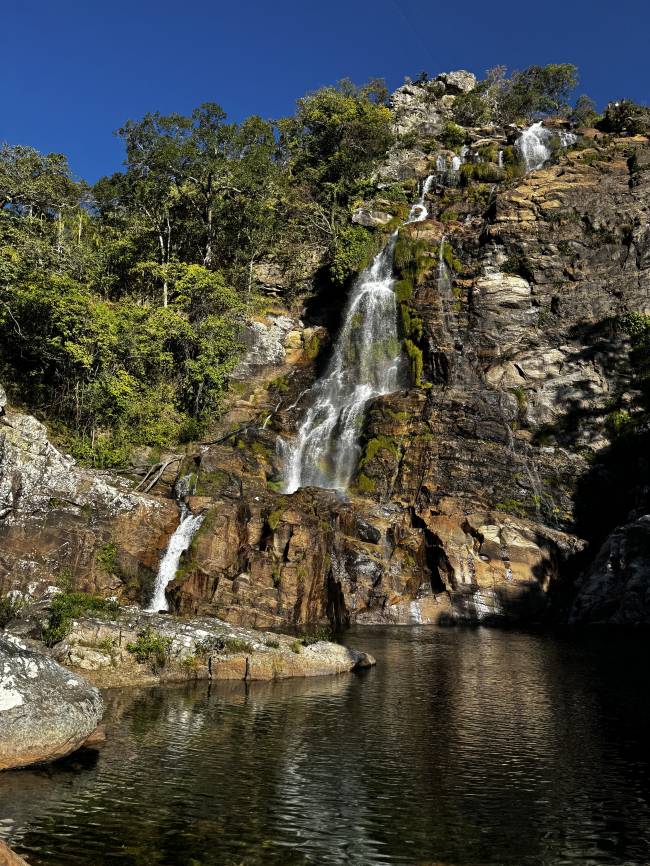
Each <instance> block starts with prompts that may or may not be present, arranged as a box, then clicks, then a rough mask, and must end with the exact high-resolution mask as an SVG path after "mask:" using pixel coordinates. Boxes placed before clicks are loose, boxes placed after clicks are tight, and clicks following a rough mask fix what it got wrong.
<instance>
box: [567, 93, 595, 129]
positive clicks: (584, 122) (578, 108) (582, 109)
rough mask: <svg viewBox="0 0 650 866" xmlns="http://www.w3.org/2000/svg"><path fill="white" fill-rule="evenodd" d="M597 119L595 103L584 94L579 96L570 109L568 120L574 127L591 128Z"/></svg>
mask: <svg viewBox="0 0 650 866" xmlns="http://www.w3.org/2000/svg"><path fill="white" fill-rule="evenodd" d="M597 118H598V111H597V110H596V103H595V102H594V101H593V99H591V97H589V96H587V95H586V94H585V93H583V94H581V95H580V96H579V97H578V99H577V100H576V104H575V105H574V107H573V108H572V109H571V113H570V114H569V120H570V121H571V123H574V124H575V125H576V126H591V125H592V124H593V123H594V122H595V121H596V119H597Z"/></svg>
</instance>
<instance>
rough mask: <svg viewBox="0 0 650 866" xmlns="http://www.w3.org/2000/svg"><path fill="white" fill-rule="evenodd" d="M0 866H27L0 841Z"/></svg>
mask: <svg viewBox="0 0 650 866" xmlns="http://www.w3.org/2000/svg"><path fill="white" fill-rule="evenodd" d="M0 866H28V864H27V862H26V861H25V860H23V858H22V857H19V856H18V854H15V853H14V852H13V851H12V850H11V848H7V846H6V845H5V843H4V842H3V841H2V839H0Z"/></svg>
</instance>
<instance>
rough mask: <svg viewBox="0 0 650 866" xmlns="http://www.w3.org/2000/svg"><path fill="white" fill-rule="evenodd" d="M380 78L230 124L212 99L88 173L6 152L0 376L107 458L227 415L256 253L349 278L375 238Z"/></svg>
mask: <svg viewBox="0 0 650 866" xmlns="http://www.w3.org/2000/svg"><path fill="white" fill-rule="evenodd" d="M386 96H387V94H386V89H385V87H384V86H383V85H382V83H381V82H377V81H375V82H371V83H370V84H369V85H366V86H365V87H362V88H357V87H355V86H354V85H352V84H351V83H349V82H342V83H341V85H339V86H338V87H327V88H323V89H322V90H320V91H317V92H315V93H312V94H309V95H307V96H306V97H304V98H303V99H301V100H299V103H298V108H297V111H296V114H295V116H294V117H291V118H287V119H284V120H281V121H279V122H277V123H275V124H273V123H269V122H266V121H264V120H262V119H261V118H259V117H250V118H248V119H246V120H245V121H243V122H242V123H228V122H227V120H226V116H225V114H224V112H223V111H222V110H221V108H220V107H219V106H218V105H215V104H212V103H208V104H204V105H201V106H199V107H198V108H197V109H195V110H194V111H193V112H192V113H191V115H190V116H189V117H185V116H181V115H177V114H172V115H168V116H162V115H160V114H148V115H146V116H145V117H144V118H142V119H141V120H138V121H128V122H127V123H125V124H124V126H123V127H122V128H121V129H120V130H119V135H120V136H121V138H122V139H123V141H124V145H125V150H126V163H125V170H124V171H122V172H119V173H117V174H114V175H113V176H111V177H105V178H103V179H101V180H100V181H99V182H98V183H97V184H96V185H95V186H94V187H93V188H90V187H89V186H88V185H87V184H85V183H83V182H77V181H76V180H75V179H74V178H73V177H72V175H71V172H70V170H69V167H68V164H67V161H66V159H65V157H64V156H62V155H60V154H48V155H43V154H40V153H38V152H37V151H36V150H34V149H32V148H29V147H23V146H9V145H5V146H3V147H2V149H1V150H0V380H1V381H3V382H5V383H6V384H7V386H8V388H9V390H10V392H11V395H12V397H13V399H14V400H16V401H17V402H21V403H23V404H24V405H26V406H27V407H28V408H29V409H30V410H31V411H34V412H37V413H39V414H41V415H43V416H45V417H47V418H49V419H50V420H53V421H54V422H55V423H56V425H57V430H58V435H59V438H60V440H61V441H62V442H63V444H64V445H66V446H67V447H68V448H69V449H71V450H72V452H73V453H75V454H76V455H77V456H78V457H81V458H82V459H84V460H86V461H88V462H92V463H94V464H95V465H104V466H111V465H119V464H122V463H123V462H124V461H125V460H126V459H127V457H128V455H129V453H130V451H131V449H132V448H133V446H136V445H148V446H164V445H167V444H170V443H173V442H176V441H178V440H183V439H188V438H192V437H195V436H197V435H199V434H200V433H201V431H202V430H203V429H204V427H205V426H206V424H209V422H210V420H211V419H212V418H214V417H215V413H217V412H218V410H219V405H220V401H221V398H222V395H223V393H224V390H225V388H226V387H227V382H228V375H229V372H230V370H231V369H232V367H233V365H234V363H235V362H236V360H237V357H238V350H239V346H238V336H239V333H240V331H241V325H242V322H243V320H244V318H245V316H246V314H247V312H249V311H250V310H251V308H253V307H254V305H255V304H256V303H257V299H256V290H257V283H256V278H255V275H256V266H257V264H258V263H260V262H262V261H264V262H273V261H276V262H279V263H280V264H283V263H284V264H287V263H289V264H291V263H292V262H294V263H295V262H299V260H300V258H301V255H302V256H305V255H306V256H308V257H309V256H311V257H312V259H313V258H314V256H315V257H316V258H317V259H318V260H320V261H324V262H325V264H326V265H328V266H329V269H330V275H331V277H332V279H334V280H335V281H336V282H338V283H341V284H343V283H344V282H345V281H346V280H347V279H349V278H350V276H351V275H352V274H353V273H355V272H356V270H358V268H359V267H360V266H362V265H363V263H364V262H365V260H366V259H367V256H368V254H369V252H370V243H371V241H372V236H371V234H370V233H369V232H367V231H366V230H365V229H352V228H351V227H350V224H349V214H350V205H351V202H352V201H353V200H354V198H355V197H357V196H358V195H360V194H362V192H363V190H364V188H366V187H367V185H368V177H369V175H370V174H371V172H372V170H373V169H374V167H375V165H376V164H377V161H378V160H379V159H381V158H382V157H383V156H384V154H385V152H386V149H387V148H388V146H389V145H390V143H391V132H390V113H389V111H388V109H387V108H386V106H385V101H386Z"/></svg>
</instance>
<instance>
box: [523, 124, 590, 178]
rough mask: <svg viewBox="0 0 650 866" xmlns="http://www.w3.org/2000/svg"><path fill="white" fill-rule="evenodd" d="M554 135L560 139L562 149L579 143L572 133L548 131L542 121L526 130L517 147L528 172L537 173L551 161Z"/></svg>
mask: <svg viewBox="0 0 650 866" xmlns="http://www.w3.org/2000/svg"><path fill="white" fill-rule="evenodd" d="M554 134H556V135H557V136H558V138H559V139H560V144H561V145H562V147H568V146H569V145H570V144H575V142H576V141H577V137H576V136H575V135H574V134H573V133H572V132H564V131H563V130H560V131H558V132H557V133H554V132H553V130H551V129H547V128H546V127H545V126H544V124H543V123H542V121H541V120H540V121H539V122H538V123H533V125H532V126H529V127H528V129H524V131H523V132H522V133H521V135H520V136H519V138H518V139H517V147H518V148H519V151H520V153H521V155H522V157H523V160H524V164H525V166H526V171H535V169H538V168H541V167H542V166H543V165H544V163H546V162H548V161H549V159H550V158H551V156H552V151H551V139H552V138H553V135H554Z"/></svg>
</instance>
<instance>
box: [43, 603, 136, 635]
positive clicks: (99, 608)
mask: <svg viewBox="0 0 650 866" xmlns="http://www.w3.org/2000/svg"><path fill="white" fill-rule="evenodd" d="M119 611H120V604H119V602H117V601H115V600H114V599H106V598H101V596H98V595H91V594H89V593H84V592H60V593H59V594H58V595H56V596H54V599H53V600H52V604H51V606H50V614H49V618H48V622H47V625H46V626H45V628H44V629H43V641H44V642H45V644H46V646H54V644H57V643H59V641H62V640H63V639H64V638H65V637H67V635H68V634H69V633H70V629H71V627H72V620H73V619H75V618H76V617H79V616H82V615H83V614H91V615H93V616H96V617H100V618H105V619H108V618H111V617H115V616H116V615H117V614H118V613H119Z"/></svg>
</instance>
